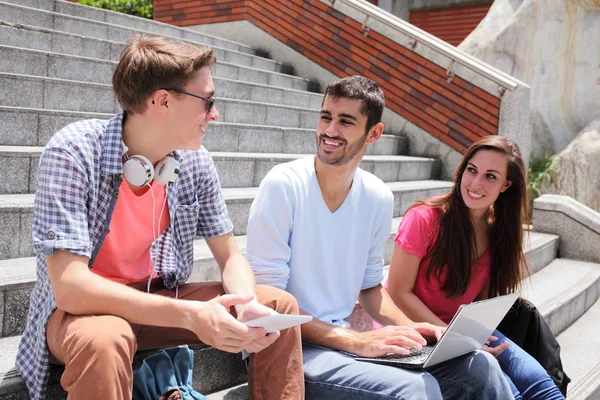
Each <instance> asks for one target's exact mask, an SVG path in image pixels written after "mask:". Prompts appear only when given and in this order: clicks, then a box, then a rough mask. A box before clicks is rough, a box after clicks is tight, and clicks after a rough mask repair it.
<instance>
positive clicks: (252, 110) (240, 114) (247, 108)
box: [223, 101, 294, 126]
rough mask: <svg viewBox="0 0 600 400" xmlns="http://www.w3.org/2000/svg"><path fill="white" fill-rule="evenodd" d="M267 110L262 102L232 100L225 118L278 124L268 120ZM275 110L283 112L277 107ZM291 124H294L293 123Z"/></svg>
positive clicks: (230, 120) (240, 121)
mask: <svg viewBox="0 0 600 400" xmlns="http://www.w3.org/2000/svg"><path fill="white" fill-rule="evenodd" d="M267 111H268V110H267V108H266V107H265V106H264V105H262V104H255V103H251V102H240V101H236V102H233V101H232V102H228V103H227V106H226V111H225V112H224V118H223V120H225V118H226V120H227V121H228V122H235V123H244V122H246V123H247V122H248V121H253V123H255V124H264V125H275V126H276V124H270V123H268V122H269V121H267ZM275 112H281V110H280V109H277V110H276V111H275ZM288 126H289V125H288ZM291 126H294V125H293V124H292V125H291Z"/></svg>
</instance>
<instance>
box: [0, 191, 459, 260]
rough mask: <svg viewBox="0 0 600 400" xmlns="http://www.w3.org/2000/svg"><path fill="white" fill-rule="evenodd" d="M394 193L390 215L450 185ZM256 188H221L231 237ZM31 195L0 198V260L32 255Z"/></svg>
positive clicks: (239, 229) (242, 225)
mask: <svg viewBox="0 0 600 400" xmlns="http://www.w3.org/2000/svg"><path fill="white" fill-rule="evenodd" d="M387 185H388V187H389V188H390V189H391V190H392V192H393V194H394V200H395V206H394V216H396V217H399V216H401V215H404V213H405V212H406V209H407V208H408V207H409V206H410V205H411V204H412V203H413V202H414V201H416V200H418V199H423V198H425V197H430V196H435V195H438V194H442V193H445V192H446V191H447V190H448V189H449V188H450V187H451V186H452V184H451V183H449V182H444V181H430V180H428V181H408V182H388V183H387ZM257 189H258V188H235V189H233V188H231V189H224V190H223V193H224V196H225V201H226V203H227V209H228V211H229V215H230V217H231V219H232V221H233V224H234V226H235V228H234V234H235V235H243V234H245V232H246V223H247V221H248V213H249V211H250V205H251V204H252V200H253V199H254V196H255V194H256V191H257ZM33 198H34V195H33V194H12V195H0V226H3V227H5V228H4V229H3V230H1V231H0V259H2V260H5V259H10V258H19V257H28V256H31V255H33V251H32V244H31V223H32V222H31V217H32V211H33Z"/></svg>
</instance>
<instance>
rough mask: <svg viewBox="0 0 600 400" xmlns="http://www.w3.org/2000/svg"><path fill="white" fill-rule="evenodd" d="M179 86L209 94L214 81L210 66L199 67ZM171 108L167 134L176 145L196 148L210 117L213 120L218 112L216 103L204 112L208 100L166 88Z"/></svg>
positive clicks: (187, 90)
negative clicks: (184, 83)
mask: <svg viewBox="0 0 600 400" xmlns="http://www.w3.org/2000/svg"><path fill="white" fill-rule="evenodd" d="M182 90H184V91H186V92H188V93H191V94H195V95H198V96H202V97H206V98H210V97H212V96H213V95H214V93H215V85H214V83H213V78H212V75H211V72H210V68H209V67H204V68H202V69H200V70H199V71H198V73H197V74H196V76H195V77H194V79H192V80H191V81H189V82H188V83H187V84H186V85H185V87H183V88H182ZM169 98H170V103H171V104H170V106H171V107H172V111H171V113H170V117H169V136H170V138H172V139H173V141H174V142H175V143H174V145H175V146H174V147H175V148H177V149H187V150H198V149H200V145H201V142H202V138H203V137H204V135H205V134H206V128H207V126H208V123H209V121H216V120H217V119H218V118H219V112H218V111H217V107H216V105H215V106H213V108H212V110H211V111H210V113H207V109H208V102H207V101H206V100H202V99H199V98H196V97H193V96H189V95H186V94H181V93H175V92H169Z"/></svg>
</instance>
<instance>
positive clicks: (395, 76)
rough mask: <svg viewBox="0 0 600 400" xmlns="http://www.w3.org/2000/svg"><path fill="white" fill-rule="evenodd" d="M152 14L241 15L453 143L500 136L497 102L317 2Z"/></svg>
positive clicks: (192, 19) (196, 20)
mask: <svg viewBox="0 0 600 400" xmlns="http://www.w3.org/2000/svg"><path fill="white" fill-rule="evenodd" d="M154 6H155V19H156V20H158V21H162V22H167V23H171V24H174V25H178V26H188V25H198V24H207V23H215V22H225V21H236V20H241V19H245V20H247V21H249V22H251V23H252V24H254V25H256V26H257V27H258V28H260V29H262V30H264V31H265V32H267V33H268V34H270V35H271V36H273V37H275V38H276V39H278V40H280V41H281V42H283V43H285V44H286V45H288V46H289V47H291V48H293V49H295V50H296V51H298V52H299V53H301V54H303V55H305V56H306V57H308V58H309V59H311V60H312V61H314V62H316V63H317V64H319V65H320V66H321V67H323V68H325V69H327V70H329V71H331V72H332V73H333V74H335V75H337V76H339V77H344V76H348V75H356V74H360V75H364V76H367V77H369V78H371V79H374V80H375V81H377V83H379V84H380V85H381V87H382V89H383V90H384V93H385V97H386V106H387V107H389V108H390V109H391V110H392V111H394V112H396V113H397V114H399V115H401V116H403V117H404V118H406V119H407V120H408V121H410V122H411V123H413V124H415V125H417V126H419V127H420V128H422V129H423V130H425V131H426V132H428V133H430V134H431V135H433V136H435V137H436V138H438V139H440V140H442V141H443V142H444V143H446V144H448V145H450V146H451V147H452V148H454V149H456V150H458V151H460V152H463V153H464V152H465V150H466V148H467V147H468V146H469V145H470V144H471V143H473V141H476V140H478V139H479V138H480V137H483V136H486V135H495V134H497V133H498V117H499V109H500V99H499V98H498V97H497V96H494V95H491V94H490V93H488V92H486V91H484V90H482V89H481V88H479V87H477V86H475V85H473V84H471V83H469V82H467V81H466V80H464V79H462V78H461V77H460V76H455V77H454V79H453V80H452V82H451V83H448V82H447V81H446V70H445V67H442V66H439V65H436V64H434V63H432V62H430V61H429V60H427V59H425V58H423V57H421V56H420V55H418V54H417V53H415V52H413V51H412V50H410V49H408V48H406V47H403V46H401V45H399V44H398V43H396V42H394V41H392V40H390V39H388V38H386V37H385V36H383V35H381V34H379V33H378V32H376V31H374V30H371V31H370V32H369V34H368V36H364V35H363V32H362V26H361V22H358V21H355V20H353V19H351V18H349V17H347V16H345V15H344V14H342V13H340V12H339V11H337V10H335V9H333V8H331V7H329V6H328V5H327V4H325V3H322V2H320V1H318V0H305V1H302V0H288V1H285V2H282V1H280V0H252V1H236V0H196V1H181V0H155V2H154Z"/></svg>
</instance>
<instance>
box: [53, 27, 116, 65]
mask: <svg viewBox="0 0 600 400" xmlns="http://www.w3.org/2000/svg"><path fill="white" fill-rule="evenodd" d="M113 47H114V48H115V50H116V52H117V54H116V55H117V57H115V55H114V52H113ZM121 48H122V45H121V44H120V43H119V44H117V43H113V42H109V41H106V40H99V39H94V38H85V37H82V36H76V35H69V34H61V33H58V32H52V51H54V52H57V53H62V54H73V55H77V56H83V57H91V58H98V59H101V60H113V61H117V60H118V59H119V57H118V53H119V52H120V51H121Z"/></svg>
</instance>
